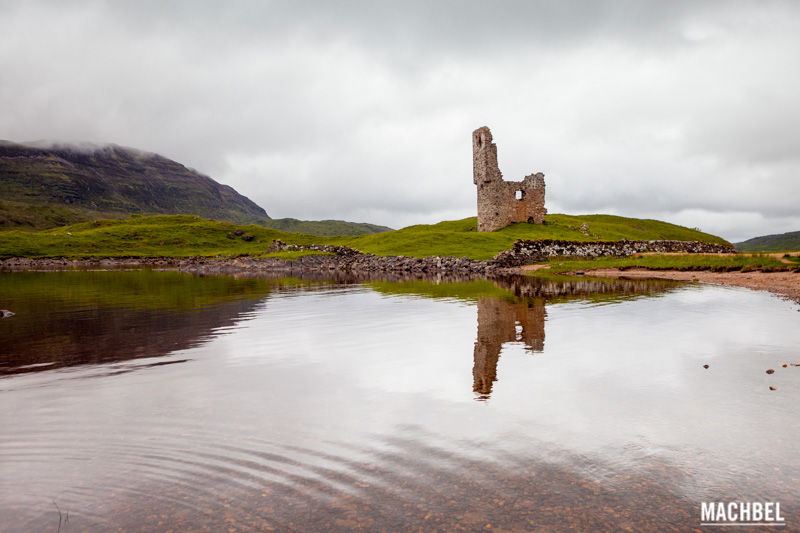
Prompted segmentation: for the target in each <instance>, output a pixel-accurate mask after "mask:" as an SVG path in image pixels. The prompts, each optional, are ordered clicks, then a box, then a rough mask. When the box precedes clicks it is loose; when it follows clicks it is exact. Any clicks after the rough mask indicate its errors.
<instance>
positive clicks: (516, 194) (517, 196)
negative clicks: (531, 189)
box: [514, 189, 525, 200]
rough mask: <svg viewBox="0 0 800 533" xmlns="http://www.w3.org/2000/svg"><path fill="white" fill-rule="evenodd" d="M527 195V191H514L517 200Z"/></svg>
mask: <svg viewBox="0 0 800 533" xmlns="http://www.w3.org/2000/svg"><path fill="white" fill-rule="evenodd" d="M523 196H525V191H523V190H522V189H519V190H518V191H517V192H516V193H514V198H516V199H517V200H522V197H523Z"/></svg>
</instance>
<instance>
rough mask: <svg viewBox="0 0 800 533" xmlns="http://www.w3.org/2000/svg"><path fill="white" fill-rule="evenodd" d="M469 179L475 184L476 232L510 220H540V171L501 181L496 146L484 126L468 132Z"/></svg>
mask: <svg viewBox="0 0 800 533" xmlns="http://www.w3.org/2000/svg"><path fill="white" fill-rule="evenodd" d="M472 181H473V182H474V183H475V185H477V186H478V231H496V230H499V229H502V228H505V227H506V226H508V225H509V224H513V223H514V222H530V223H533V224H541V223H542V222H544V216H545V215H546V214H547V209H545V207H544V174H542V173H541V172H539V173H536V174H531V175H529V176H525V178H524V179H523V180H522V181H504V180H503V174H502V172H500V167H499V166H498V164H497V146H496V145H495V144H494V143H493V142H492V132H491V131H489V128H487V127H486V126H483V127H482V128H478V129H477V130H475V131H473V132H472Z"/></svg>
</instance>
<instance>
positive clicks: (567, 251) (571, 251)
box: [492, 239, 736, 267]
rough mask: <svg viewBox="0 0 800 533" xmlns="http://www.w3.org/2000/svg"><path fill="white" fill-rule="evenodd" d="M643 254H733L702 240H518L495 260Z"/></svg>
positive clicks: (506, 263)
mask: <svg viewBox="0 0 800 533" xmlns="http://www.w3.org/2000/svg"><path fill="white" fill-rule="evenodd" d="M641 252H658V253H690V254H723V253H734V252H736V249H735V248H734V247H733V246H730V245H724V244H712V243H709V242H700V241H669V240H662V241H626V240H621V241H587V242H581V241H562V240H554V239H541V240H535V241H532V240H526V239H518V240H516V241H514V245H513V246H512V247H511V249H510V250H505V251H503V252H500V253H499V254H497V255H496V256H494V258H493V259H492V263H494V264H495V265H496V266H499V267H516V266H521V265H525V264H528V263H536V262H538V261H545V260H546V259H547V258H548V257H554V256H562V257H586V258H594V257H609V256H610V257H628V256H631V255H633V254H636V253H641Z"/></svg>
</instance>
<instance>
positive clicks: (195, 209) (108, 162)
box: [0, 141, 390, 235]
mask: <svg viewBox="0 0 800 533" xmlns="http://www.w3.org/2000/svg"><path fill="white" fill-rule="evenodd" d="M0 199H2V200H1V201H0V229H15V228H18V229H46V228H52V227H57V226H64V225H68V224H75V223H79V222H86V221H89V220H95V219H98V218H126V217H127V216H129V215H130V214H133V213H138V214H145V215H155V214H189V215H198V216H201V217H203V218H208V219H215V220H222V221H226V222H234V223H236V224H260V225H263V226H266V227H274V228H279V229H283V230H285V231H291V232H301V233H309V234H316V235H363V234H371V233H379V232H382V231H388V230H389V229H390V228H386V227H384V226H376V225H373V224H365V223H357V222H345V221H341V220H323V221H303V220H296V219H292V218H287V219H277V220H273V219H271V218H270V217H269V215H267V212H266V211H265V210H264V209H262V208H261V207H259V206H258V205H256V204H255V203H254V202H252V201H251V200H250V199H248V198H246V197H245V196H242V195H241V194H239V193H238V192H236V191H235V190H234V189H233V188H232V187H230V186H228V185H223V184H221V183H218V182H216V181H214V180H213V179H211V178H210V177H208V176H206V175H204V174H201V173H199V172H197V171H195V170H192V169H190V168H187V167H185V166H184V165H182V164H180V163H178V162H176V161H172V160H171V159H167V158H166V157H163V156H160V155H158V154H154V153H149V152H143V151H140V150H137V149H134V148H126V147H123V146H118V145H114V144H109V145H93V144H49V143H23V144H20V143H13V142H9V141H0Z"/></svg>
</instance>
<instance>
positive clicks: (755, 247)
mask: <svg viewBox="0 0 800 533" xmlns="http://www.w3.org/2000/svg"><path fill="white" fill-rule="evenodd" d="M734 246H736V249H737V250H739V251H740V252H789V251H796V250H800V231H790V232H788V233H779V234H775V235H762V236H761V237H753V238H752V239H747V240H746V241H743V242H737V243H735V244H734Z"/></svg>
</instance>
